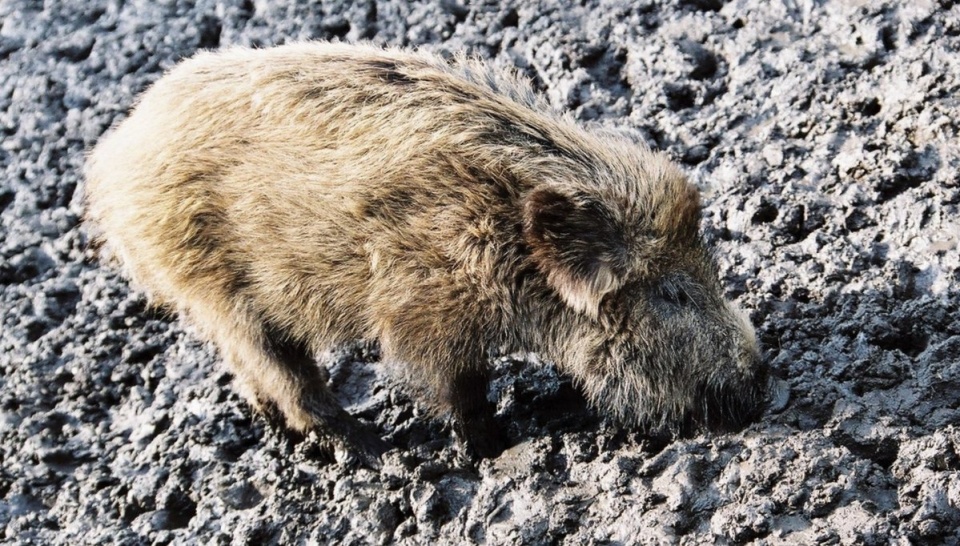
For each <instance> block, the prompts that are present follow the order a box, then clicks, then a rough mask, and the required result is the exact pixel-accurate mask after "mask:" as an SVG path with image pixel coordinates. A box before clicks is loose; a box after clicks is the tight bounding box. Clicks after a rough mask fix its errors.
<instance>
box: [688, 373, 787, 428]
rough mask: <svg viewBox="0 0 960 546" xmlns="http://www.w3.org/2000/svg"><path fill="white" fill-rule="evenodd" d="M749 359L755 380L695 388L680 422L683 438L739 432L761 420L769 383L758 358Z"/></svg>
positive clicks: (710, 382) (705, 383) (703, 384)
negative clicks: (699, 433)
mask: <svg viewBox="0 0 960 546" xmlns="http://www.w3.org/2000/svg"><path fill="white" fill-rule="evenodd" d="M749 358H750V359H751V360H752V361H751V362H750V363H749V364H748V366H749V369H750V370H752V377H748V378H747V379H743V378H740V379H737V380H735V381H733V382H725V381H719V382H718V381H714V380H705V381H701V382H700V383H698V384H697V385H696V387H695V388H694V398H693V405H692V406H691V407H690V408H689V409H688V411H687V413H686V415H685V416H684V418H683V419H682V422H681V423H680V427H679V428H680V430H679V432H680V434H681V435H683V436H690V435H692V434H695V433H697V432H699V431H701V430H703V429H706V430H709V431H713V432H737V431H740V430H742V429H743V428H745V427H746V426H747V425H749V424H751V423H753V422H755V421H757V420H758V419H759V417H760V415H761V414H762V413H763V410H764V408H765V407H766V405H767V401H768V400H769V389H770V381H769V378H768V374H767V369H766V368H765V367H763V366H761V365H760V359H759V356H757V355H750V357H749Z"/></svg>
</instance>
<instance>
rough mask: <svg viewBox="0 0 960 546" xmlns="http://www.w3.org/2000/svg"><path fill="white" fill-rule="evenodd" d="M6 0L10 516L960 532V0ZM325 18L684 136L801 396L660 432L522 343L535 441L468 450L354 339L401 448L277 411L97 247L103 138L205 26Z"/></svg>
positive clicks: (1, 434) (2, 225)
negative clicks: (608, 405)
mask: <svg viewBox="0 0 960 546" xmlns="http://www.w3.org/2000/svg"><path fill="white" fill-rule="evenodd" d="M281 6H282V7H281ZM0 17H2V26H0V112H2V114H0V131H2V144H0V167H2V172H3V174H2V177H0V321H2V322H0V328H2V330H0V461H2V466H0V529H2V530H0V541H4V542H6V543H13V544H142V543H155V544H179V543H210V544H326V543H340V544H368V543H388V542H396V543H400V544H458V543H469V542H478V543H488V544H521V543H522V544H553V543H557V544H577V545H580V544H664V543H681V544H698V543H720V544H724V543H729V544H749V543H752V544H888V543H891V542H892V543H897V544H910V543H924V544H933V543H946V544H952V543H958V542H960V509H958V507H960V428H958V426H957V425H958V423H960V313H958V307H960V264H958V255H960V252H958V239H960V220H958V204H960V189H958V168H960V141H958V127H960V122H958V121H957V118H958V113H960V93H958V88H960V54H958V52H960V4H955V3H954V2H953V1H948V0H944V1H941V2H933V1H929V0H911V1H909V2H902V3H899V2H875V1H864V0H853V1H836V2H818V1H813V0H806V1H804V0H798V1H788V0H779V1H777V0H774V1H772V2H768V1H766V0H734V1H731V2H724V1H722V0H685V1H681V2H677V3H671V2H657V1H651V0H640V1H636V2H628V1H613V0H610V1H598V0H584V1H583V2H559V1H557V0H544V1H540V2H514V3H510V2H496V1H485V2H482V3H470V5H466V4H461V3H459V2H457V1H453V0H446V1H437V2H415V3H408V2H403V1H399V0H384V1H378V2H373V1H367V2H356V3H346V2H345V3H343V4H340V3H336V2H330V1H325V0H324V1H320V2H316V1H302V2H266V1H261V0H255V1H249V0H222V1H213V0H198V1H197V2H182V1H175V0H165V1H147V0H134V1H126V2H125V1H120V0H115V1H104V0H89V1H84V2H74V1H66V0H62V1H55V0H51V1H46V2H40V1H35V0H34V1H28V0H19V1H18V0H7V1H3V2H0ZM311 38H320V39H342V40H350V41H356V40H373V41H375V42H378V43H384V44H395V45H423V46H426V47H428V48H430V49H432V50H440V51H446V52H455V51H459V50H467V51H470V52H472V53H474V54H477V55H480V56H482V57H487V58H492V59H494V60H495V62H498V63H503V64H504V65H515V66H518V67H519V68H520V69H521V70H523V71H524V72H525V73H526V74H527V75H529V76H530V77H531V78H533V80H534V81H535V83H536V85H537V86H539V87H540V88H541V89H542V90H543V91H544V93H546V95H547V96H548V97H549V100H550V101H551V102H552V103H553V104H555V105H556V106H559V107H563V108H567V109H570V110H572V111H573V112H574V113H575V115H576V116H577V117H578V118H580V119H582V120H593V121H599V122H601V123H610V124H616V125H620V126H626V127H632V128H634V129H635V130H636V131H637V132H638V134H639V135H641V136H642V137H643V138H646V139H647V140H649V141H650V142H651V143H652V145H654V146H656V147H658V148H661V149H664V150H666V151H667V152H668V153H669V154H670V155H671V156H673V157H674V158H675V159H676V160H677V161H678V162H680V163H682V164H683V165H684V167H685V168H686V169H687V171H688V172H689V173H690V176H691V177H692V179H693V180H695V181H696V182H697V183H698V184H699V185H700V186H701V187H702V188H703V190H704V195H705V203H706V210H705V215H704V222H703V227H704V230H705V233H706V235H707V237H708V238H709V239H710V240H711V241H712V244H713V245H714V246H715V247H716V249H717V251H718V255H719V257H720V268H721V275H722V277H723V282H724V286H725V289H726V290H727V292H728V295H729V296H730V297H731V298H733V299H734V300H736V301H737V302H738V303H739V304H740V305H742V306H743V307H744V308H746V309H747V310H748V311H749V313H750V315H751V317H752V320H753V321H754V323H755V324H756V325H757V328H758V333H759V335H760V338H761V342H762V344H763V355H764V359H765V361H766V362H768V363H769V366H770V367H771V368H772V370H774V372H775V373H777V374H779V375H780V376H781V377H783V378H784V380H785V381H786V384H787V385H788V386H789V396H786V395H785V393H781V396H779V397H777V398H776V400H774V403H773V405H772V408H771V410H770V411H768V412H767V414H766V415H764V417H763V419H762V420H761V422H759V423H757V424H755V425H753V426H751V427H749V428H748V429H746V430H745V431H743V432H742V433H737V434H729V435H721V436H700V437H695V438H692V439H686V440H678V441H668V440H664V439H662V438H661V439H657V438H651V437H647V436H644V435H643V434H639V433H637V432H636V431H628V430H621V429H620V428H618V427H616V426H615V425H613V424H611V423H608V422H607V421H605V420H604V419H603V418H602V417H600V416H598V415H595V414H594V413H593V412H592V411H591V410H590V409H589V408H587V407H584V405H583V403H582V402H581V401H580V398H579V397H578V396H577V394H576V391H575V389H574V388H573V387H572V386H571V385H570V383H569V381H567V380H565V379H563V378H562V377H559V376H558V375H557V373H556V372H555V371H554V369H553V368H552V367H550V366H549V365H548V364H546V365H542V366H534V365H532V364H531V363H529V362H526V361H524V360H520V359H517V358H505V359H502V360H500V361H499V362H498V364H497V366H498V378H497V380H496V382H495V388H494V392H493V393H492V394H493V395H495V396H497V397H498V398H499V414H498V417H499V419H500V422H501V423H502V424H503V426H504V427H505V428H506V429H507V431H508V435H509V436H510V439H511V441H512V442H513V444H514V446H515V447H513V448H511V449H510V450H509V451H508V452H506V453H505V454H503V455H502V456H501V457H500V458H498V459H496V460H488V461H483V462H481V463H479V464H477V463H474V462H471V461H470V460H469V459H466V458H464V457H463V456H462V455H461V454H460V452H459V450H458V448H457V445H456V443H455V442H454V439H453V436H452V433H451V430H450V426H449V424H447V423H444V422H441V421H431V420H429V419H427V418H426V416H425V415H424V412H423V411H422V409H421V408H418V407H417V406H416V405H414V404H413V403H412V402H411V401H410V399H409V398H408V397H407V396H406V395H405V394H404V390H403V388H402V387H399V386H397V385H396V383H395V381H393V380H392V379H390V377H389V376H387V375H386V374H385V373H384V370H383V369H382V366H380V365H379V364H378V363H377V355H376V352H375V351H374V350H371V349H370V348H363V347H354V348H345V349H344V350H343V351H341V352H339V353H337V354H333V355H330V356H329V358H327V359H326V360H325V365H326V366H328V367H329V368H330V371H331V373H330V377H331V384H332V385H333V387H334V388H335V390H336V391H337V393H338V395H339V396H341V398H342V399H343V401H344V403H345V404H346V405H347V406H348V407H349V409H350V411H351V412H353V413H354V414H356V415H359V416H360V417H362V418H364V419H366V420H368V421H372V422H373V423H375V426H376V427H377V428H378V429H379V430H380V431H381V432H382V433H383V435H384V437H385V438H387V439H388V440H389V441H390V442H392V443H393V444H394V445H396V446H398V449H397V450H396V451H395V452H393V453H391V454H390V455H389V456H388V457H387V461H386V464H385V465H384V468H383V469H382V470H381V471H380V472H374V471H370V470H365V469H355V468H351V467H349V466H346V465H344V464H342V463H338V462H336V460H330V459H329V457H326V456H325V455H324V454H323V453H320V452H319V450H318V449H317V446H316V444H315V443H312V442H311V441H310V440H309V439H308V440H305V441H300V440H298V439H297V438H292V437H290V436H289V435H287V434H285V433H283V431H282V430H280V429H279V428H278V427H276V426H274V425H270V424H268V423H267V422H265V421H264V420H263V419H261V418H259V417H257V416H255V415H253V414H252V413H251V411H250V409H249V408H248V407H247V406H246V405H245V404H244V403H243V402H242V401H241V400H240V398H239V397H238V395H237V394H235V393H234V391H233V390H231V389H230V380H231V379H230V376H229V375H228V374H227V373H226V372H225V371H224V369H223V366H222V365H221V364H220V363H219V361H218V357H217V355H216V353H215V351H214V350H212V348H211V347H210V346H207V345H205V344H203V343H201V342H198V341H197V338H196V337H195V336H194V335H193V334H192V333H191V332H190V331H189V330H185V329H184V328H183V327H182V326H181V325H180V323H178V322H177V321H176V320H175V319H172V318H170V317H165V316H159V315H156V314H151V313H149V312H145V311H144V306H143V302H142V301H141V300H140V299H139V298H138V296H137V295H136V294H134V293H131V291H130V288H129V287H128V285H127V283H126V282H125V281H124V280H122V279H121V278H120V277H118V275H117V274H116V273H115V272H112V271H109V270H104V269H101V268H100V267H98V266H97V265H96V264H95V263H94V262H93V260H92V254H91V252H90V251H88V250H87V249H86V247H85V235H84V233H83V231H82V229H81V228H80V225H79V218H80V214H81V210H82V209H81V204H80V200H79V199H78V196H79V193H78V190H79V187H80V182H81V166H82V164H83V152H84V150H85V149H87V148H89V147H90V146H92V145H93V144H94V143H95V142H96V140H97V138H98V137H99V136H100V135H101V134H102V133H103V132H104V131H105V130H106V129H107V128H108V127H109V126H110V125H111V123H113V122H115V121H116V120H119V119H121V118H122V117H123V116H124V115H125V112H126V111H127V109H128V108H129V107H130V106H131V105H132V104H133V102H134V98H135V97H136V95H137V94H138V93H139V92H141V91H142V90H144V89H145V88H146V87H147V86H148V85H149V84H150V83H151V82H153V81H154V80H156V79H157V78H158V77H159V76H160V75H161V74H162V73H163V70H165V69H167V68H169V67H170V66H172V65H173V64H174V63H176V62H177V61H179V60H180V59H183V58H184V57H187V56H189V55H191V54H192V53H194V52H195V51H197V50H198V49H201V48H217V47H224V46H227V45H230V44H246V45H258V46H267V45H271V44H279V43H284V42H290V41H292V40H300V39H311Z"/></svg>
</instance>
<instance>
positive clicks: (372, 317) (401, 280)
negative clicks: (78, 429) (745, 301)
mask: <svg viewBox="0 0 960 546" xmlns="http://www.w3.org/2000/svg"><path fill="white" fill-rule="evenodd" d="M86 192H87V207H88V208H87V219H88V221H89V222H90V223H91V224H93V226H92V229H93V230H95V231H96V232H97V233H99V237H100V238H102V239H103V241H104V242H105V243H106V244H107V246H108V247H109V248H110V249H112V251H113V252H114V254H115V255H116V257H117V258H118V259H119V262H120V263H122V265H123V267H124V268H125V271H126V273H127V274H128V276H129V277H130V278H131V279H132V280H133V281H134V282H135V284H136V285H138V286H139V287H142V288H143V289H144V290H145V291H146V292H147V293H148V294H149V297H150V298H151V300H152V301H153V302H155V303H157V304H159V305H163V306H167V307H169V308H172V309H176V310H178V311H179V312H180V313H181V314H182V315H183V316H185V317H187V318H188V319H189V320H190V321H192V322H193V323H194V324H195V325H196V326H197V327H198V328H199V329H200V330H201V331H202V333H203V335H205V336H207V337H208V338H209V339H211V340H213V341H214V342H215V343H216V344H217V346H218V347H219V349H220V351H221V353H222V356H223V358H224V359H225V360H226V362H227V363H228V364H229V366H230V369H231V370H232V371H233V372H234V373H235V374H236V377H237V379H238V382H239V384H240V385H241V387H242V388H243V390H244V391H245V394H246V395H247V397H248V398H249V399H250V400H251V402H253V403H254V404H257V405H259V404H264V403H265V404H270V405H274V406H276V407H277V408H278V409H279V410H280V411H281V413H282V414H283V416H284V417H285V418H286V420H287V422H288V424H289V426H291V427H292V428H295V429H298V430H301V431H308V430H316V431H317V432H318V433H319V434H321V436H324V437H326V438H327V439H328V440H329V441H331V442H332V443H334V444H336V443H340V444H341V445H346V446H350V447H351V448H353V449H355V450H357V451H359V452H361V454H363V455H365V456H369V458H371V459H375V458H376V455H377V454H378V453H379V452H380V451H382V450H383V449H385V448H386V446H385V445H384V444H383V443H382V442H381V441H380V440H379V438H378V437H376V436H375V435H374V434H373V433H371V432H370V431H368V430H367V429H365V428H363V427H361V426H360V425H359V424H358V423H357V422H356V421H354V420H353V419H352V418H351V417H350V416H349V415H347V414H346V413H345V412H344V411H343V410H342V409H341V408H340V407H339V406H338V405H337V404H336V402H335V401H334V399H333V396H332V395H331V393H330V392H329V390H328V389H327V387H326V386H325V384H324V382H323V381H322V377H321V375H320V373H319V371H318V368H317V366H316V365H315V364H314V362H313V359H312V356H313V355H314V354H316V353H317V352H319V351H322V350H324V349H327V348H329V347H331V346H333V345H336V344H339V343H344V342H348V341H352V340H357V339H368V340H376V341H378V342H379V343H380V345H381V350H382V354H383V355H384V357H385V358H386V359H389V360H391V361H396V362H402V363H404V364H405V365H406V366H407V370H408V373H407V374H406V375H407V376H409V377H415V378H417V380H418V381H421V382H422V384H423V385H425V386H426V387H427V390H428V392H430V393H431V394H432V397H433V399H434V400H433V402H434V403H435V404H436V405H438V406H441V407H446V408H449V409H450V410H452V412H453V414H454V417H455V419H456V422H457V424H458V430H459V432H460V434H461V435H462V436H463V437H464V438H465V439H466V441H467V442H468V444H471V445H473V447H474V448H475V449H476V450H477V451H479V452H480V453H481V454H484V455H492V454H496V453H497V452H498V450H499V449H500V448H501V446H500V442H499V440H498V439H497V438H496V434H495V433H494V429H495V427H494V426H493V421H492V419H493V411H492V407H491V405H490V404H489V402H488V401H487V399H486V390H487V389H486V385H487V380H488V378H489V371H488V358H487V350H488V349H489V348H490V347H495V346H496V347H508V348H512V349H516V350H527V351H534V352H538V353H540V354H541V355H542V356H543V357H545V358H546V359H549V360H552V361H553V362H556V364H557V366H558V367H559V368H560V369H561V370H562V371H564V372H566V373H568V374H570V375H572V377H573V378H574V379H575V381H576V382H577V383H578V384H579V385H581V386H582V388H583V389H584V391H585V392H586V394H587V395H588V396H589V397H590V399H591V400H592V401H593V403H594V404H595V405H596V406H597V407H599V408H600V409H602V410H604V411H606V412H608V413H611V414H614V415H616V416H618V417H620V418H622V419H623V420H625V421H626V422H628V423H654V424H667V425H674V426H678V425H679V426H688V425H691V424H692V425H697V424H702V425H706V426H707V427H709V428H728V427H736V426H740V425H742V424H743V423H745V422H746V421H748V420H749V419H751V418H752V417H753V416H755V414H756V410H757V408H759V406H760V404H761V401H762V399H763V392H764V388H765V379H764V378H765V372H764V369H763V367H762V366H761V365H760V364H759V359H758V352H757V348H756V342H755V340H754V336H753V330H752V328H751V327H750V325H749V324H748V323H747V322H746V321H745V320H744V319H743V318H741V317H740V315H739V314H738V313H737V312H736V311H735V310H734V309H733V308H732V307H730V306H729V305H728V304H727V303H726V302H725V301H724V300H723V298H722V295H721V289H720V286H719V284H718V281H717V274H716V266H715V265H714V263H713V261H712V260H711V258H710V256H709V253H708V251H707V250H706V249H705V248H704V245H703V242H702V241H701V239H700V237H699V234H698V220H699V209H700V205H699V198H698V193H697V191H696V189H695V188H694V187H693V186H691V185H690V184H689V183H688V182H687V181H686V180H685V179H684V177H683V175H682V174H681V173H680V172H679V170H678V169H677V168H676V167H674V165H672V164H671V163H670V162H669V161H668V160H667V159H666V158H665V157H664V156H663V155H661V154H658V153H654V152H652V151H650V150H648V149H646V148H644V147H642V146H638V145H637V144H635V143H633V142H631V141H629V140H628V139H626V138H621V137H617V136H615V135H611V134H610V133H609V132H594V131H588V130H586V129H584V128H582V127H581V126H578V125H577V124H575V123H574V122H573V121H572V120H570V119H569V118H567V117H564V116H562V115H559V114H556V113H554V112H552V111H551V110H550V108H548V107H547V105H546V104H545V103H544V102H543V100H542V99H541V98H540V97H539V96H537V95H536V94H535V93H534V92H533V91H532V90H531V88H530V86H529V84H528V82H526V81H525V80H524V79H522V78H520V77H518V76H516V75H515V74H513V73H512V72H509V71H504V70H498V69H496V68H494V67H492V66H490V65H488V64H484V63H482V62H479V61H475V60H468V59H463V58H461V59H456V60H453V61H449V62H448V61H445V60H443V59H441V58H440V57H438V56H434V55H430V54H426V53H420V52H411V51H404V50H398V49H380V48H377V47H373V46H368V45H343V44H329V43H300V44H295V45H288V46H282V47H276V48H271V49H263V50H251V49H243V48H233V49H228V50H225V51H220V52H208V53H201V54H199V55H197V56H195V57H194V58H192V59H190V60H188V61H185V62H183V63H182V64H180V65H179V66H177V67H176V68H174V69H173V70H172V71H170V72H169V73H168V74H167V75H165V76H164V77H163V78H161V79H160V80H159V81H158V82H157V83H156V84H155V85H154V86H153V87H152V88H151V89H150V90H149V91H147V92H146V93H145V94H144V95H143V97H142V98H141V100H140V102H139V104H138V105H137V107H136V108H135V109H134V110H133V112H132V114H131V115H130V117H129V118H128V119H127V120H125V121H124V122H123V123H121V124H120V125H119V126H118V127H116V128H115V130H113V131H112V132H111V133H109V134H108V135H107V136H106V137H104V138H103V140H102V141H101V142H100V143H99V144H98V146H97V147H96V149H95V150H94V151H93V152H92V154H91V155H90V157H89V162H88V170H87V187H86Z"/></svg>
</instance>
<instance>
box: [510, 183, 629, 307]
mask: <svg viewBox="0 0 960 546" xmlns="http://www.w3.org/2000/svg"><path fill="white" fill-rule="evenodd" d="M523 236H524V239H525V240H526V243H527V245H529V247H530V251H531V255H532V256H533V259H534V260H535V261H536V263H537V266H538V267H539V268H540V271H542V272H543V273H544V274H545V275H546V276H547V282H548V283H549V284H550V286H551V287H553V289H554V290H556V291H557V292H558V293H559V294H560V296H561V297H562V298H563V300H564V301H565V302H566V303H567V305H569V306H570V307H572V308H573V309H575V310H577V311H579V312H581V313H585V314H587V315H589V316H591V317H593V318H596V316H597V309H598V307H599V305H600V300H601V299H602V298H603V296H604V294H607V293H608V292H611V291H613V290H616V289H617V288H619V287H620V286H621V285H622V284H623V281H624V278H623V277H624V274H625V270H626V263H627V245H626V243H625V242H624V235H623V232H622V230H620V229H618V227H617V223H616V221H615V220H614V218H613V216H612V215H611V214H610V211H609V209H608V208H607V207H605V206H604V205H603V204H602V203H600V202H599V201H598V200H597V199H596V198H595V197H591V196H587V195H583V194H568V193H564V192H562V191H560V190H557V189H555V188H548V187H541V188H537V189H535V190H533V191H532V192H531V193H530V195H528V196H527V198H526V201H525V202H524V206H523Z"/></svg>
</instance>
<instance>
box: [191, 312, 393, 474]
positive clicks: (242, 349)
mask: <svg viewBox="0 0 960 546" xmlns="http://www.w3.org/2000/svg"><path fill="white" fill-rule="evenodd" d="M189 314H190V316H191V318H193V319H194V321H195V322H196V323H197V324H198V325H199V326H200V327H201V328H204V329H205V330H206V332H207V334H208V336H209V337H211V338H212V339H213V341H214V342H215V343H216V344H217V346H218V347H219V349H220V352H221V355H222V356H223V358H224V360H225V361H226V362H227V364H228V365H229V367H230V369H231V371H233V373H234V374H235V375H236V378H237V381H238V383H239V385H238V386H239V387H240V389H241V391H242V392H243V394H244V395H245V397H246V398H247V400H248V401H249V402H250V403H251V405H253V406H254V407H255V408H257V409H258V410H263V409H264V407H263V406H264V405H266V406H268V407H272V408H275V409H277V410H279V412H280V413H281V414H282V415H283V418H284V420H285V421H286V424H287V426H288V427H290V428H292V429H294V430H297V431H299V432H301V433H304V434H307V433H309V432H311V431H313V432H315V433H316V434H317V435H318V436H319V439H320V441H321V443H323V444H325V447H327V448H328V449H330V450H335V449H342V450H345V451H346V452H347V453H349V454H350V455H352V456H356V457H358V458H359V459H360V461H361V463H362V464H364V465H366V466H368V467H372V468H378V467H379V466H380V456H381V455H382V454H383V453H385V452H386V451H388V450H389V449H391V446H390V445H389V444H388V443H386V442H384V441H383V440H382V439H381V438H380V436H379V435H377V434H376V432H375V431H373V430H371V429H370V428H369V427H367V426H365V425H364V424H363V423H360V422H359V421H357V420H356V419H355V418H354V417H353V416H352V415H350V414H349V413H347V412H346V411H345V410H344V409H343V408H341V407H340V405H339V404H338V403H337V401H336V399H335V398H334V396H333V393H332V392H330V389H328V388H327V385H326V382H325V381H324V378H323V376H322V374H321V373H320V368H319V367H318V365H317V363H316V362H315V360H314V359H313V356H312V355H311V353H310V351H309V349H308V347H307V346H306V344H304V343H301V342H299V341H297V340H293V339H291V338H289V337H288V336H287V335H286V334H285V333H284V332H282V331H280V330H278V329H276V328H272V327H270V326H269V325H266V324H264V323H263V322H262V321H259V320H257V319H255V318H254V317H252V316H239V317H238V316H236V315H235V314H233V315H228V314H227V313H216V310H215V308H213V307H202V308H195V309H191V310H190V313H189Z"/></svg>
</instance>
